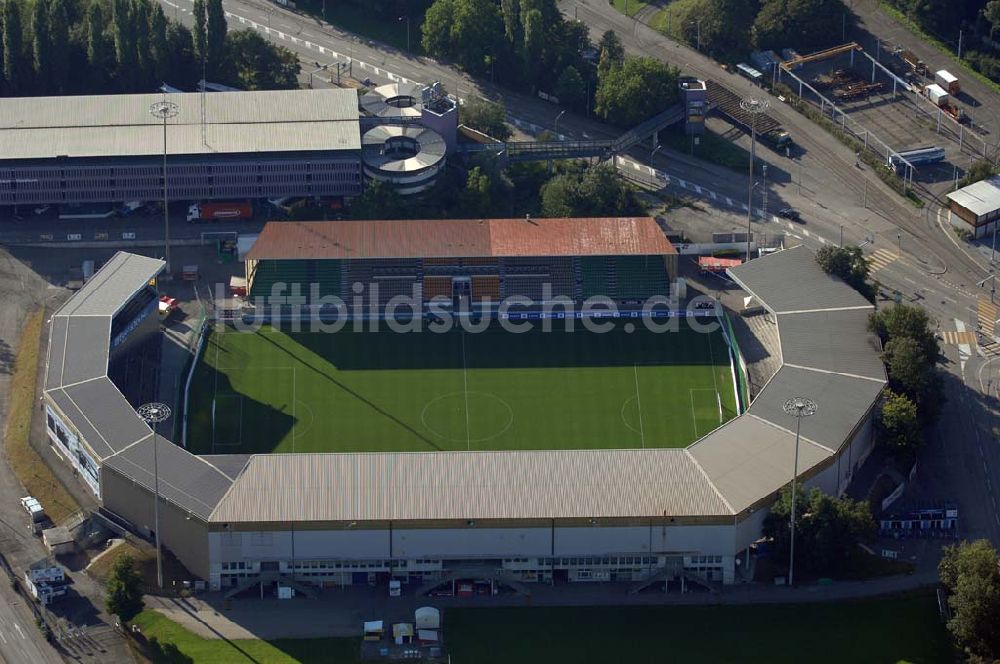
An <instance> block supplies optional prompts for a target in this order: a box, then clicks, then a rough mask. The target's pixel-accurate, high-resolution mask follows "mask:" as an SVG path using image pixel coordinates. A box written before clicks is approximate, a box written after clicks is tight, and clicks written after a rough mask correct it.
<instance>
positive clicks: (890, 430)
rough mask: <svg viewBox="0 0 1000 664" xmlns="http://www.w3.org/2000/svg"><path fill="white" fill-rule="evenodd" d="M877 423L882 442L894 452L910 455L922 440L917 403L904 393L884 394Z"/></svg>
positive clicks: (890, 392)
mask: <svg viewBox="0 0 1000 664" xmlns="http://www.w3.org/2000/svg"><path fill="white" fill-rule="evenodd" d="M877 424H878V429H879V434H880V439H881V441H882V443H883V444H884V445H885V446H886V447H887V448H889V449H890V450H891V451H892V452H894V453H903V454H906V455H912V454H913V453H914V452H916V450H917V448H918V447H920V444H921V443H922V442H923V436H922V434H921V431H920V418H919V417H918V416H917V405H916V404H915V403H913V401H912V400H911V399H910V398H909V397H907V396H906V395H905V394H896V393H895V392H892V391H889V392H888V393H887V394H886V395H885V398H884V399H883V401H882V407H881V409H880V410H879V414H878V419H877Z"/></svg>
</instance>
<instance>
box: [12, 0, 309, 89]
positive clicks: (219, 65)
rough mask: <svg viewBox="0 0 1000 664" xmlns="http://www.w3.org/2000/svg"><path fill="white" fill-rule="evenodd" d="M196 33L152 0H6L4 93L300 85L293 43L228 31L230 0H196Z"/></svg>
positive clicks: (265, 87) (252, 33)
mask: <svg viewBox="0 0 1000 664" xmlns="http://www.w3.org/2000/svg"><path fill="white" fill-rule="evenodd" d="M194 10H195V25H196V28H197V29H196V30H195V32H194V34H192V31H191V30H189V29H188V28H186V27H185V26H183V25H181V24H179V23H177V22H175V21H173V20H171V19H169V18H168V17H167V16H165V15H164V13H163V9H162V7H161V6H160V5H159V4H157V3H153V2H150V0H4V3H3V12H2V15H0V21H2V30H0V41H2V46H3V48H2V50H0V63H2V68H0V94H3V95H6V96H35V95H55V94H97V93H113V92H143V91H146V92H148V91H153V90H155V89H156V88H158V87H159V86H160V85H161V84H163V83H169V84H170V85H173V86H175V87H179V88H182V89H194V88H196V86H197V83H198V81H199V80H200V79H201V77H202V58H203V57H204V60H205V69H206V73H207V78H208V80H210V81H216V82H220V83H225V84H228V85H232V86H234V87H239V88H244V89H268V88H293V87H298V80H297V77H298V73H299V64H298V60H297V58H296V57H295V55H294V54H293V53H292V52H290V51H288V50H287V49H284V48H281V47H275V46H272V45H271V44H270V43H268V42H267V41H266V40H264V39H263V38H262V37H260V35H258V34H256V33H254V32H251V31H241V32H235V33H228V32H227V28H226V19H225V14H224V12H223V9H222V0H197V1H196V2H195V7H194Z"/></svg>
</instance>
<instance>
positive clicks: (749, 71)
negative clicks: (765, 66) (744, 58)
mask: <svg viewBox="0 0 1000 664" xmlns="http://www.w3.org/2000/svg"><path fill="white" fill-rule="evenodd" d="M736 69H737V70H738V71H739V72H740V76H743V77H744V78H749V79H750V80H751V81H753V82H754V83H756V84H757V85H760V84H761V83H762V82H763V81H764V75H763V74H761V73H760V72H759V71H757V70H756V69H754V68H753V67H751V66H750V65H748V64H747V63H745V62H741V63H740V64H738V65H736Z"/></svg>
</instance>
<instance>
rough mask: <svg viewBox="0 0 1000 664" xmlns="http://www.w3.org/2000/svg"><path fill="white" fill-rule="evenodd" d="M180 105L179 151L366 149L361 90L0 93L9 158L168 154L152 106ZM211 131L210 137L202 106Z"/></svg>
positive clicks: (173, 139) (174, 129) (173, 144)
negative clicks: (68, 94)
mask: <svg viewBox="0 0 1000 664" xmlns="http://www.w3.org/2000/svg"><path fill="white" fill-rule="evenodd" d="M163 100H166V101H170V102H173V103H175V104H177V107H178V114H177V116H176V117H173V118H170V119H168V120H167V125H168V126H167V151H168V153H169V154H171V155H201V154H220V153H221V154H227V153H244V152H299V151H314V150H358V149H360V147H361V134H360V126H359V124H358V109H357V93H356V92H355V91H354V90H347V89H333V90H272V91H255V92H226V93H211V94H209V93H206V94H205V95H201V94H200V93H173V94H135V95H91V96H79V97H14V98H0V155H2V158H3V159H53V158H56V157H78V158H82V157H137V156H150V155H161V154H162V153H163V128H162V121H161V120H159V119H157V118H155V117H153V116H152V115H151V114H150V112H149V108H150V106H151V105H152V104H154V103H156V102H159V101H163ZM202 100H204V105H205V118H206V122H207V124H206V130H205V139H206V140H205V141H204V142H203V140H202V127H201V119H202V103H203V101H202Z"/></svg>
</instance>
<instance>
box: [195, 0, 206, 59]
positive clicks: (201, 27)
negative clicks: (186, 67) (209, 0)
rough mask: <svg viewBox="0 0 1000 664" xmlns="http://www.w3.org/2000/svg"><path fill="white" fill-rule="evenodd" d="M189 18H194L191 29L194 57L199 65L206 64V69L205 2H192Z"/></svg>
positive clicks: (201, 0) (202, 0)
mask: <svg viewBox="0 0 1000 664" xmlns="http://www.w3.org/2000/svg"><path fill="white" fill-rule="evenodd" d="M191 16H192V17H193V18H194V27H193V28H192V29H191V35H192V36H193V38H194V57H195V59H196V60H197V61H198V62H199V63H206V64H205V67H206V68H207V66H208V65H207V58H208V45H207V39H208V17H207V15H206V8H205V0H194V6H193V7H192V8H191Z"/></svg>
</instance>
